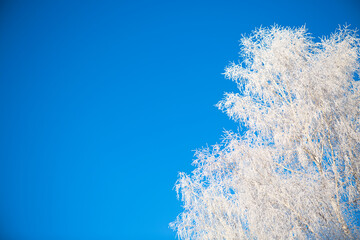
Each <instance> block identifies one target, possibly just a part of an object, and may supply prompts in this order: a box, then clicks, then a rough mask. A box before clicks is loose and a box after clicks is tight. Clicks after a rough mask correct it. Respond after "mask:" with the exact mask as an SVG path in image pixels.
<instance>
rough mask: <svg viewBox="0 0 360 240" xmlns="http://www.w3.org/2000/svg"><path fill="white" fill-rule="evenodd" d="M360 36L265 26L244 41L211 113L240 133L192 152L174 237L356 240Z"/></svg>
mask: <svg viewBox="0 0 360 240" xmlns="http://www.w3.org/2000/svg"><path fill="white" fill-rule="evenodd" d="M359 54H360V51H359V38H358V37H357V34H356V31H354V30H351V29H349V28H348V27H347V26H345V27H340V28H339V29H338V30H336V31H335V32H334V33H333V34H332V35H330V36H329V37H323V38H320V39H319V40H315V39H314V38H313V37H312V36H311V35H310V34H309V33H308V32H307V30H306V28H305V27H300V28H284V27H279V26H272V27H269V28H259V29H256V30H255V31H253V32H252V34H250V35H249V36H244V37H243V38H242V39H241V55H240V57H241V61H240V62H239V63H237V64H235V63H232V64H231V65H230V66H229V67H227V68H226V70H225V74H224V75H225V76H226V78H229V79H231V80H233V81H234V82H235V83H236V84H237V86H238V89H239V92H238V93H226V94H225V97H224V99H223V100H222V101H220V102H219V103H218V105H217V106H218V107H219V108H220V109H221V110H223V111H224V112H225V113H226V114H227V115H228V116H229V117H230V118H231V119H234V120H236V121H238V122H239V123H240V124H241V125H245V128H243V129H245V130H246V131H239V132H231V131H228V132H225V135H224V137H223V141H222V143H221V144H216V145H214V146H212V147H210V148H203V149H200V150H197V151H196V158H195V160H194V162H193V164H194V165H195V170H194V171H193V172H192V173H191V174H185V173H180V176H179V179H178V181H177V183H176V189H177V191H178V193H179V195H180V196H181V200H182V202H183V208H184V211H183V212H182V213H181V214H180V215H179V216H178V218H177V219H176V221H174V222H173V223H171V224H170V225H171V227H172V228H173V229H175V230H176V231H177V234H178V236H179V238H180V239H201V240H206V239H329V238H331V239H334V238H335V239H338V238H339V239H344V238H347V239H353V238H356V235H358V234H359V232H358V230H359V229H358V228H359V225H360V224H359V222H360V220H359V216H360V211H359V210H360V209H359V203H360V202H359V201H360V161H359V160H360V159H359V156H360V144H359V143H360V108H359V107H360V105H359V101H360V91H359V86H360V85H359V84H360V82H359V81H357V80H356V78H357V74H358V73H359Z"/></svg>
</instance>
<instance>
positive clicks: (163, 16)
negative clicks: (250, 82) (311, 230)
mask: <svg viewBox="0 0 360 240" xmlns="http://www.w3.org/2000/svg"><path fill="white" fill-rule="evenodd" d="M274 23H277V24H280V25H283V26H292V27H293V26H301V25H303V24H306V26H307V28H308V29H309V31H310V32H311V33H313V34H314V36H321V35H324V34H325V35H327V34H330V33H331V32H333V31H334V30H335V29H336V28H337V26H338V24H345V23H348V24H351V25H352V26H353V27H357V28H360V3H359V2H358V1H357V0H324V1H316V0H301V1H289V0H288V1H267V0H266V1H265V0H264V1H226V0H223V1H210V0H207V1H196V0H191V1H188V0H181V1H157V0H155V1H74V0H72V1H10V0H9V1H1V3H0V36H1V37H0V113H1V118H0V121H1V124H0V239H4V240H7V239H9V240H35V239H36V240H42V239H44V240H45V239H50V240H51V239H54V240H62V239H69V240H73V239H74V240H77V239H94V240H95V239H99V240H100V239H102V240H107V239H109V240H110V239H124V240H127V239H129V240H144V239H149V240H163V239H175V233H174V232H173V231H172V230H171V229H169V228H168V223H169V222H170V221H173V220H174V219H175V218H176V216H177V215H178V214H179V213H180V212H181V202H179V201H178V200H177V199H176V193H175V191H173V186H174V183H175V181H176V179H177V174H178V172H179V171H185V172H190V171H191V170H192V166H191V161H192V158H193V151H192V150H194V149H196V148H201V147H202V146H205V145H206V144H208V145H212V144H215V143H216V142H219V139H220V137H221V135H222V131H223V129H224V128H225V129H234V130H236V124H235V123H233V122H232V121H231V120H229V119H228V118H227V117H226V116H225V114H223V113H221V112H220V111H219V110H217V109H216V107H214V104H216V103H217V102H218V101H219V100H220V99H221V98H222V96H223V93H224V92H225V91H236V88H235V84H233V83H231V82H230V81H229V80H225V79H224V78H223V76H222V75H221V73H222V72H223V69H224V67H225V66H226V65H228V64H229V62H230V61H237V59H238V52H239V46H238V40H239V39H240V37H241V34H243V33H250V31H252V30H253V29H254V28H255V27H259V26H261V25H262V26H270V25H272V24H274Z"/></svg>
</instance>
